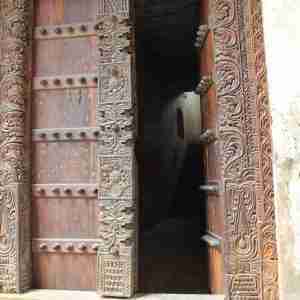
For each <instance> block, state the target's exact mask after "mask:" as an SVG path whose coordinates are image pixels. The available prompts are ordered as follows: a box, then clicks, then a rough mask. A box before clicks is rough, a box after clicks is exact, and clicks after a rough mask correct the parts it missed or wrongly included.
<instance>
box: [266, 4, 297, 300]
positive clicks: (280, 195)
mask: <svg viewBox="0 0 300 300" xmlns="http://www.w3.org/2000/svg"><path fill="white" fill-rule="evenodd" d="M263 7H264V23H265V24H264V26H265V40H266V59H267V67H268V80H269V93H270V100H271V103H272V117H273V145H274V173H275V197H276V205H277V207H276V210H277V222H278V226H277V230H278V239H279V257H280V285H281V296H282V299H284V300H291V299H299V297H300V84H299V80H300V79H299V73H298V72H299V70H300V58H299V55H300V34H299V28H300V2H299V1H296V0H276V1H274V0H264V1H263Z"/></svg>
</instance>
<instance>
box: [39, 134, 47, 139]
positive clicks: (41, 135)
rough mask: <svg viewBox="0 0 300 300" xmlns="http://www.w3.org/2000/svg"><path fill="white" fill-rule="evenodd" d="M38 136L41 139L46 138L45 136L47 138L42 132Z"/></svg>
mask: <svg viewBox="0 0 300 300" xmlns="http://www.w3.org/2000/svg"><path fill="white" fill-rule="evenodd" d="M39 135H40V137H41V138H42V139H44V138H46V136H47V135H46V133H44V132H42V133H40V134H39Z"/></svg>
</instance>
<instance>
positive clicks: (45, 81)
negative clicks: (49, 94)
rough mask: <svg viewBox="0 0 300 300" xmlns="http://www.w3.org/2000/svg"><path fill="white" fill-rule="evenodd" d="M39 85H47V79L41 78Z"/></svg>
mask: <svg viewBox="0 0 300 300" xmlns="http://www.w3.org/2000/svg"><path fill="white" fill-rule="evenodd" d="M40 83H41V85H42V86H47V85H48V81H47V80H46V79H43V80H41V82H40Z"/></svg>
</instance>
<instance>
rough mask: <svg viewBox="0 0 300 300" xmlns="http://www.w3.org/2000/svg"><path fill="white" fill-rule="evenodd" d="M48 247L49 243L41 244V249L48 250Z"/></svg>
mask: <svg viewBox="0 0 300 300" xmlns="http://www.w3.org/2000/svg"><path fill="white" fill-rule="evenodd" d="M47 248H48V246H47V244H44V243H43V244H40V249H41V250H46V249H47Z"/></svg>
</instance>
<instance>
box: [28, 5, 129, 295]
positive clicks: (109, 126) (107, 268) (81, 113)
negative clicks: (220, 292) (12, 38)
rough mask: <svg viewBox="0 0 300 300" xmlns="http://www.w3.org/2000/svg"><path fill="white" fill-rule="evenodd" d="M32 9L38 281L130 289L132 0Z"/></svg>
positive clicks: (51, 285)
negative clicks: (130, 5) (33, 13)
mask: <svg viewBox="0 0 300 300" xmlns="http://www.w3.org/2000/svg"><path fill="white" fill-rule="evenodd" d="M34 16H35V17H34V21H35V28H34V47H33V48H34V51H33V58H34V64H33V97H32V184H33V185H32V220H33V222H32V247H33V269H34V271H33V275H34V287H35V288H47V289H80V290H83V289H96V288H97V289H100V290H101V292H102V293H103V294H104V295H106V296H111V295H112V296H130V295H132V293H133V281H134V274H135V259H134V258H135V237H134V230H133V227H135V226H131V225H132V224H133V223H134V222H135V215H134V190H133V187H134V184H133V183H134V182H133V181H134V178H135V177H134V166H133V165H134V155H133V145H134V142H133V129H134V128H133V114H134V110H133V101H134V98H133V92H132V90H133V88H134V86H133V85H132V82H133V79H134V75H133V74H134V72H133V70H134V69H132V68H133V63H134V61H133V55H132V54H131V52H132V51H131V47H132V44H131V42H130V39H131V38H132V37H133V34H132V32H131V28H130V27H129V23H130V17H131V12H130V11H129V2H128V1H123V0H117V1H116V0H115V1H112V0H111V1H107V0H90V1H85V0H78V1H72V0H62V1H56V0H38V1H35V15H34ZM97 252H98V258H97Z"/></svg>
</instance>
